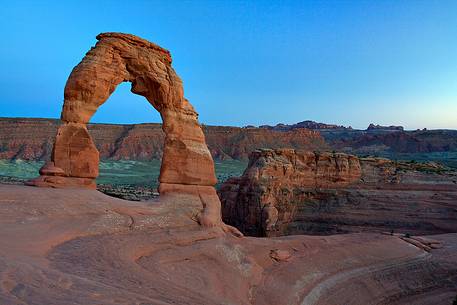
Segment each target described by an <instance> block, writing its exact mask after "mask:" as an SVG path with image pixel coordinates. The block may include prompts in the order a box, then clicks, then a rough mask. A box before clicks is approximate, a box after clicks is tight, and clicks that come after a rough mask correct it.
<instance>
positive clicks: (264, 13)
mask: <svg viewBox="0 0 457 305" xmlns="http://www.w3.org/2000/svg"><path fill="white" fill-rule="evenodd" d="M100 32H126V33H132V34H135V35H138V36H140V37H143V38H145V39H148V40H150V41H153V42H155V43H157V44H159V45H161V46H162V47H164V48H167V49H169V50H170V51H171V52H172V56H173V65H174V68H175V70H176V71H177V72H178V74H179V75H180V76H181V78H182V79H183V81H184V90H185V95H186V97H187V98H188V99H189V100H190V102H191V103H192V104H193V105H194V106H195V108H196V109H197V111H198V112H199V113H200V122H202V123H205V124H210V125H234V126H243V125H248V124H252V125H259V124H276V123H279V122H282V123H295V122H298V121H303V120H307V119H311V120H315V121H320V122H326V123H337V124H343V125H352V126H353V127H355V128H366V127H367V125H368V124H369V123H370V122H374V123H378V124H388V125H391V124H395V125H403V126H405V127H406V128H408V129H415V128H423V127H427V128H454V129H457V1H444V0H442V1H397V0H394V1H384V0H383V1H335V2H333V1H266V0H263V1H215V0H214V1H176V2H174V1H163V2H162V1H133V0H129V1H96V0H92V1H55V2H49V1H30V2H28V1H4V0H0V35H1V37H0V39H1V40H0V41H1V42H0V116H17V117H54V118H57V117H59V116H60V110H61V106H62V102H63V88H64V86H65V82H66V80H67V77H68V75H69V74H70V72H71V69H72V68H73V67H74V66H75V65H76V64H77V63H78V62H79V61H80V60H81V59H82V57H83V56H84V54H85V53H86V52H87V51H88V50H89V48H90V47H91V46H93V45H94V44H95V42H96V39H95V36H96V35H97V34H98V33H100ZM159 121H160V117H159V115H158V113H157V112H156V111H155V110H154V109H153V108H152V107H151V106H150V105H149V104H148V102H147V101H146V100H145V99H144V98H143V97H141V96H137V95H134V94H132V93H130V85H129V84H126V83H125V84H121V85H120V86H119V87H118V88H117V90H116V91H115V92H114V94H113V95H112V96H111V97H110V99H109V100H108V102H107V103H105V104H104V105H103V106H101V107H100V109H99V111H98V112H97V113H96V115H95V116H94V117H93V119H92V122H108V123H140V122H159Z"/></svg>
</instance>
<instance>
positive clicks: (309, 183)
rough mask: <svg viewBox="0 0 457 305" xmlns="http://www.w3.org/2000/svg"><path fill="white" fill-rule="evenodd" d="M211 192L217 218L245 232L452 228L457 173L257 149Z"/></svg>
mask: <svg viewBox="0 0 457 305" xmlns="http://www.w3.org/2000/svg"><path fill="white" fill-rule="evenodd" d="M219 196H220V198H221V201H222V211H223V218H224V220H225V221H226V222H227V223H229V224H231V225H234V226H236V227H238V228H239V229H240V230H241V231H243V232H244V233H245V234H247V235H253V236H279V235H290V234H324V235H325V234H334V233H349V232H382V231H389V232H390V231H392V230H393V231H394V232H402V233H411V234H435V233H447V232H457V222H456V221H455V220H456V219H457V175H456V173H455V172H447V171H445V169H444V168H443V167H442V166H440V165H438V164H434V163H428V164H420V163H406V162H394V161H391V160H388V159H382V158H358V157H355V156H352V155H347V154H343V153H322V154H318V153H314V152H309V151H298V150H292V149H276V150H271V149H264V150H258V151H255V152H253V153H252V154H251V158H250V161H249V165H248V168H247V169H246V171H245V172H244V174H243V175H242V176H241V177H236V178H231V179H229V180H227V181H226V182H225V183H224V184H223V185H222V186H221V188H220V190H219Z"/></svg>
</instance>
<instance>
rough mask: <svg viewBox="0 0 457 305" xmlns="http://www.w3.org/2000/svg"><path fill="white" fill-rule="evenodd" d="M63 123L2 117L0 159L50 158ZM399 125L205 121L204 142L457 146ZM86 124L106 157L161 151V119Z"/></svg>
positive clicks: (352, 148)
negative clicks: (359, 126) (230, 124)
mask: <svg viewBox="0 0 457 305" xmlns="http://www.w3.org/2000/svg"><path fill="white" fill-rule="evenodd" d="M59 123H60V121H59V120H55V119H30V118H28V119H24V118H0V159H25V160H46V159H47V158H49V155H50V153H51V150H52V144H53V141H54V137H55V134H56V130H57V126H58V124H59ZM386 128H387V129H386ZM395 128H397V127H395V126H394V127H392V128H391V127H382V126H380V127H379V128H377V127H376V126H375V127H374V128H371V129H370V130H357V129H352V128H350V127H343V126H339V125H333V124H324V123H316V122H313V121H303V122H300V123H297V124H293V125H284V124H278V125H276V126H261V127H254V126H247V127H243V128H240V127H227V126H203V129H204V132H205V135H206V143H207V144H208V147H209V149H210V151H211V154H212V155H213V157H214V158H215V159H217V160H225V159H237V160H247V158H248V156H249V153H250V152H252V151H254V150H255V149H258V148H294V149H305V150H316V151H332V150H335V151H342V152H346V153H351V154H356V155H375V156H387V157H395V158H396V155H395V154H401V153H430V152H456V151H457V130H415V131H404V130H401V129H395ZM88 129H89V132H90V133H91V135H92V136H93V138H94V141H95V144H96V145H97V147H98V149H99V151H100V156H101V158H102V159H112V160H119V159H127V160H151V159H160V158H161V156H162V143H163V139H164V135H163V132H162V129H161V125H160V124H157V123H156V124H154V123H148V124H126V125H118V124H89V126H88ZM455 163H457V162H455Z"/></svg>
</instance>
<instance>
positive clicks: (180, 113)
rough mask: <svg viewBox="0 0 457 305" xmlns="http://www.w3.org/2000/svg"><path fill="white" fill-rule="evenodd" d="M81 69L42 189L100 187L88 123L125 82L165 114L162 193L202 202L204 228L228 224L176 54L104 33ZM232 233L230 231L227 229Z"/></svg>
mask: <svg viewBox="0 0 457 305" xmlns="http://www.w3.org/2000/svg"><path fill="white" fill-rule="evenodd" d="M97 39H98V42H97V44H96V45H95V47H93V48H92V49H91V50H90V51H89V52H88V53H87V54H86V56H85V57H84V58H83V59H82V61H81V62H80V63H79V64H78V65H77V66H76V67H75V68H74V69H73V71H72V72H71V74H70V77H69V78H68V80H67V84H66V86H65V93H64V97H65V100H64V104H63V110H62V115H61V120H62V123H63V124H62V125H61V126H60V127H59V129H58V132H57V136H56V140H55V143H54V148H53V151H52V156H51V161H50V162H49V163H47V164H45V166H44V168H43V169H42V170H41V172H40V173H41V176H40V177H39V178H37V179H35V180H33V181H31V182H30V184H31V185H36V186H51V187H88V188H95V178H96V177H97V176H98V163H99V152H98V150H97V148H96V147H95V144H94V143H93V141H92V138H91V136H90V134H89V132H88V130H87V126H86V125H87V123H88V122H89V120H90V118H91V117H92V116H93V115H94V113H95V112H96V111H97V109H98V107H100V106H101V105H102V104H103V103H105V101H106V100H107V99H108V97H109V96H110V95H111V93H113V91H114V90H115V89H116V86H117V85H118V84H120V83H121V82H131V83H132V89H131V90H132V92H133V93H135V94H139V95H142V96H144V97H145V98H146V99H147V100H148V101H149V103H151V105H152V106H153V107H154V108H155V109H156V110H157V111H159V112H160V115H161V117H162V120H163V125H162V129H163V131H164V134H165V139H164V150H163V157H162V166H161V170H160V177H159V181H160V187H159V192H160V193H162V194H163V195H165V196H166V195H168V194H173V193H186V194H190V195H192V196H194V197H195V198H196V199H198V200H199V201H201V203H202V205H203V208H204V210H203V212H202V214H201V216H200V217H199V222H200V223H201V224H202V225H205V226H213V225H222V226H223V224H222V222H221V220H220V202H219V199H218V197H217V195H216V192H215V189H214V187H213V186H214V185H215V183H216V182H217V181H216V176H215V173H214V163H213V159H212V158H211V155H210V153H209V150H208V148H207V146H206V143H205V136H204V134H203V131H202V129H201V127H200V125H199V123H198V121H197V117H198V115H197V112H195V110H194V108H193V107H192V105H191V104H190V103H189V102H188V101H187V100H186V99H185V98H184V91H183V87H182V81H181V79H180V78H179V77H178V75H177V74H176V72H175V71H174V70H173V68H172V67H171V55H170V52H169V51H167V50H165V49H163V48H161V47H159V46H157V45H155V44H153V43H151V42H149V41H146V40H144V39H141V38H139V37H136V36H133V35H129V34H121V33H103V34H100V35H98V36H97ZM223 227H224V228H226V227H225V226H223Z"/></svg>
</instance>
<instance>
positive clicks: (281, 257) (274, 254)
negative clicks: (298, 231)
mask: <svg viewBox="0 0 457 305" xmlns="http://www.w3.org/2000/svg"><path fill="white" fill-rule="evenodd" d="M270 257H271V258H272V259H273V260H275V261H277V262H287V261H288V260H289V259H290V258H291V257H292V254H290V252H289V251H287V250H279V249H275V250H271V251H270Z"/></svg>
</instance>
